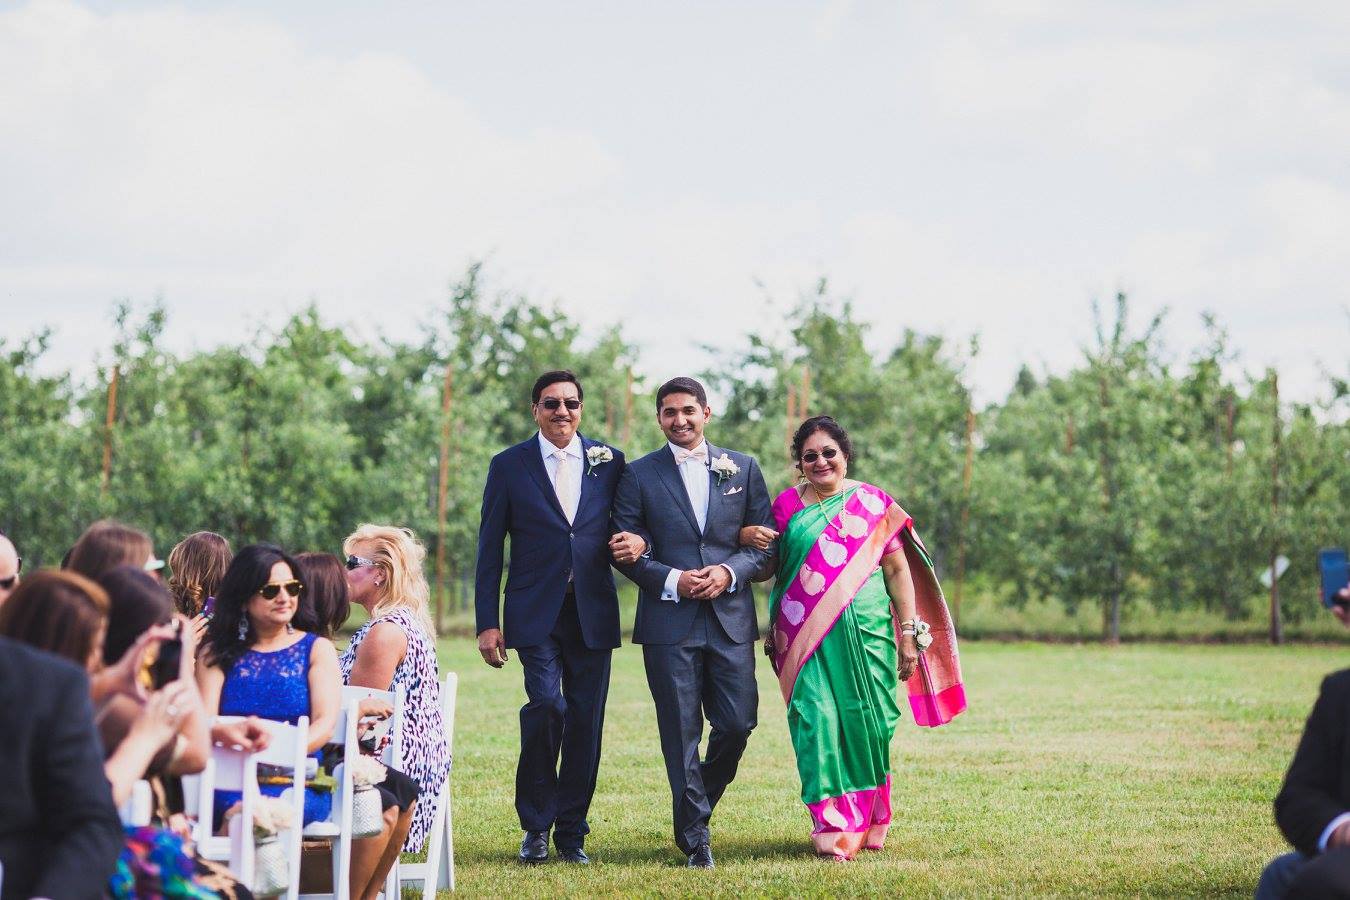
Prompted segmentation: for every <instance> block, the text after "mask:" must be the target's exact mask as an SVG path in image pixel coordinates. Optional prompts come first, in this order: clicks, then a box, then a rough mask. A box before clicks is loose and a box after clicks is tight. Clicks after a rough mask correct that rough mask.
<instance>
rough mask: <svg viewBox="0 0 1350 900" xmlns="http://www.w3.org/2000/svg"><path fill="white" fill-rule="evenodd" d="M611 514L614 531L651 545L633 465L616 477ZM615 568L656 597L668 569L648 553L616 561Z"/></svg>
mask: <svg viewBox="0 0 1350 900" xmlns="http://www.w3.org/2000/svg"><path fill="white" fill-rule="evenodd" d="M613 516H614V526H615V528H616V530H618V531H631V532H633V533H634V534H638V535H641V536H642V537H643V539H644V540H646V541H647V543H648V544H649V545H650V544H651V539H650V538H648V536H647V535H648V531H647V527H646V525H647V520H646V514H645V512H644V510H643V508H642V486H641V485H640V484H638V479H637V474H636V473H635V472H634V471H633V467H632V466H628V467H627V468H625V469H624V470H623V475H622V476H621V477H620V478H619V489H618V490H617V491H615V493H614V510H613ZM614 568H616V569H618V570H619V571H620V572H622V573H623V574H624V576H625V577H627V578H628V580H629V581H631V582H633V583H634V584H636V585H637V586H638V587H640V588H641V589H642V590H644V591H646V592H647V593H648V594H652V595H655V596H658V597H659V596H660V595H661V591H662V590H664V589H665V585H666V576H667V575H669V574H670V570H671V567H670V566H667V565H664V564H662V563H659V562H657V561H656V560H654V559H652V558H651V557H650V556H640V557H638V559H637V562H634V563H630V564H628V565H620V564H618V563H615V564H614Z"/></svg>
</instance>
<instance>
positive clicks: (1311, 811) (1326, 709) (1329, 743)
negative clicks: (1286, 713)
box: [1275, 670, 1350, 856]
mask: <svg viewBox="0 0 1350 900" xmlns="http://www.w3.org/2000/svg"><path fill="white" fill-rule="evenodd" d="M1348 703H1350V670H1346V671H1343V672H1337V673H1336V674H1334V675H1330V676H1328V677H1327V678H1326V679H1325V680H1324V681H1323V682H1322V690H1321V692H1320V693H1319V694H1318V697H1317V702H1316V703H1315V704H1314V705H1313V709H1312V713H1311V714H1310V715H1309V716H1308V724H1307V725H1305V726H1304V728H1303V737H1302V739H1300V740H1299V743H1298V750H1297V751H1295V752H1294V761H1293V762H1291V763H1290V764H1289V771H1288V772H1287V773H1286V774H1285V776H1284V786H1283V787H1281V788H1280V793H1279V795H1278V796H1276V798H1275V822H1276V824H1277V825H1279V826H1280V831H1282V832H1284V836H1285V838H1287V839H1288V841H1289V843H1290V844H1293V845H1294V849H1296V850H1298V851H1299V852H1300V853H1303V854H1305V855H1308V856H1313V855H1315V854H1316V853H1317V840H1318V838H1320V837H1321V836H1322V831H1323V830H1324V829H1325V828H1326V827H1327V825H1329V824H1330V823H1331V820H1332V819H1334V818H1336V817H1337V816H1339V815H1340V814H1341V813H1343V812H1346V811H1347V809H1346V804H1345V802H1344V800H1343V799H1342V796H1341V777H1342V769H1343V768H1344V764H1345V740H1346V707H1347V704H1348Z"/></svg>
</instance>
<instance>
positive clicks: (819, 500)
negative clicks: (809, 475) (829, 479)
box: [806, 481, 839, 506]
mask: <svg viewBox="0 0 1350 900" xmlns="http://www.w3.org/2000/svg"><path fill="white" fill-rule="evenodd" d="M806 483H807V484H809V485H811V493H813V494H815V495H816V506H823V505H824V504H825V501H826V500H827V499H828V498H830V497H833V496H835V494H838V493H839V491H835V492H834V493H833V494H826V495H825V496H824V497H822V496H821V495H820V491H818V490H816V485H815V483H814V482H812V481H807V482H806Z"/></svg>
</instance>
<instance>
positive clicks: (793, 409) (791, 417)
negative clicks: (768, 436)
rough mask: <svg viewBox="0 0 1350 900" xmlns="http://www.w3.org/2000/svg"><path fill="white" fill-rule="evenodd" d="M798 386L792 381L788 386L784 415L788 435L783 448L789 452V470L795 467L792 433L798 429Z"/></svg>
mask: <svg viewBox="0 0 1350 900" xmlns="http://www.w3.org/2000/svg"><path fill="white" fill-rule="evenodd" d="M796 423H797V388H796V387H795V386H793V385H792V384H791V383H789V384H788V386H787V414H786V415H785V416H784V417H783V427H784V431H785V432H786V436H785V437H784V439H783V450H784V451H785V452H786V453H787V460H788V471H789V472H791V471H792V468H793V462H792V434H793V432H794V431H796V430H797V424H796Z"/></svg>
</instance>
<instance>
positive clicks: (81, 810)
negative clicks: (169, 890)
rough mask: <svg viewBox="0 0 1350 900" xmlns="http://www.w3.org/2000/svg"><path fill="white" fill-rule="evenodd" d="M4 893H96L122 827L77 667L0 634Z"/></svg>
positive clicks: (80, 896) (80, 899)
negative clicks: (4, 786) (5, 786)
mask: <svg viewBox="0 0 1350 900" xmlns="http://www.w3.org/2000/svg"><path fill="white" fill-rule="evenodd" d="M0 733H3V734H4V736H5V737H4V740H3V741H0V771H3V772H4V773H5V776H6V778H7V779H8V780H9V782H10V785H9V788H10V789H8V790H4V791H0V865H3V866H4V872H3V879H4V884H3V889H4V893H3V896H4V898H5V900H9V898H11V897H13V898H27V897H70V898H72V900H84V898H95V897H101V896H103V891H104V888H105V887H106V885H107V883H108V876H109V875H111V874H112V871H113V866H114V865H115V863H116V861H117V854H118V851H119V850H121V848H122V825H121V823H120V822H119V821H118V818H117V808H116V806H114V805H113V800H112V792H111V790H110V789H109V787H108V779H107V778H106V777H105V776H104V774H103V769H102V767H101V765H100V764H101V762H102V759H103V754H102V753H101V752H100V749H99V744H98V737H97V735H96V734H95V732H94V709H93V706H92V705H91V704H90V702H89V682H88V679H87V678H86V677H85V674H84V667H83V666H82V665H79V664H76V663H72V662H70V661H69V660H65V659H59V658H57V657H55V656H52V655H50V654H47V653H42V652H40V651H38V650H35V649H33V648H32V647H28V646H26V645H24V644H22V643H20V642H19V641H15V640H11V639H9V638H6V637H0Z"/></svg>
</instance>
